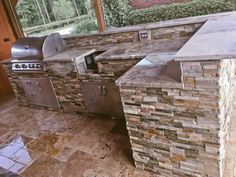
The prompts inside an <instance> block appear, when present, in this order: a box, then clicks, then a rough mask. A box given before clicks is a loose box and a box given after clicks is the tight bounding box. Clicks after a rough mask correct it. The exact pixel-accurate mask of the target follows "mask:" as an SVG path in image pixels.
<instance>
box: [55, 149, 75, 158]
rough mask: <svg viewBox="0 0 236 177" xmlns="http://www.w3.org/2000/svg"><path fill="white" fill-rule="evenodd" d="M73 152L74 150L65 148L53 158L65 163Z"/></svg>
mask: <svg viewBox="0 0 236 177" xmlns="http://www.w3.org/2000/svg"><path fill="white" fill-rule="evenodd" d="M75 152H76V150H75V149H70V148H67V147H65V148H64V149H63V150H62V151H61V152H59V154H57V155H56V156H55V158H56V159H58V160H60V161H62V162H66V161H68V159H69V158H70V157H71V156H72V155H73V154H74V153H75Z"/></svg>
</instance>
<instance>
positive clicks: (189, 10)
mask: <svg viewBox="0 0 236 177" xmlns="http://www.w3.org/2000/svg"><path fill="white" fill-rule="evenodd" d="M233 10H236V0H193V1H191V2H187V3H175V4H170V5H161V6H154V7H151V8H147V9H141V10H134V11H131V12H130V13H129V15H128V16H129V18H128V19H127V20H128V24H129V25H135V24H140V23H149V22H156V21H162V20H170V19H177V18H183V17H189V16H198V15H205V14H213V13H219V12H226V11H233Z"/></svg>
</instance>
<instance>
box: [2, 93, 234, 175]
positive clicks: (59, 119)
mask: <svg viewBox="0 0 236 177" xmlns="http://www.w3.org/2000/svg"><path fill="white" fill-rule="evenodd" d="M229 145H230V146H229V151H228V154H227V160H226V168H225V177H233V176H236V112H235V113H234V116H233V120H232V123H231V134H230V137H229ZM18 175H19V176H22V177H139V176H140V177H155V176H158V175H156V174H154V173H151V172H148V171H144V170H139V169H136V168H135V167H134V164H133V159H132V152H131V148H130V143H129V139H128V135H127V132H126V129H125V123H124V122H122V121H117V120H111V119H108V118H105V117H101V116H95V115H71V114H64V113H59V112H52V111H45V110H40V109H33V108H28V107H20V106H18V105H17V103H16V101H15V99H14V97H12V96H11V97H4V98H1V99H0V177H10V176H11V177H14V176H15V177H17V176H18Z"/></svg>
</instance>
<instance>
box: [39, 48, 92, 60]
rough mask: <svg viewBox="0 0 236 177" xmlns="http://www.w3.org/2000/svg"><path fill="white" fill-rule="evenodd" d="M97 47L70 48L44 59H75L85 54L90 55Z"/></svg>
mask: <svg viewBox="0 0 236 177" xmlns="http://www.w3.org/2000/svg"><path fill="white" fill-rule="evenodd" d="M95 51H96V50H95V49H82V50H81V49H77V48H73V49H68V50H66V51H64V52H61V53H59V54H57V55H54V56H52V57H48V58H45V59H43V61H44V62H55V61H60V62H66V61H73V60H74V59H75V58H78V57H82V56H85V55H88V54H90V53H93V52H95Z"/></svg>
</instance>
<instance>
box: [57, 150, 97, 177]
mask: <svg viewBox="0 0 236 177" xmlns="http://www.w3.org/2000/svg"><path fill="white" fill-rule="evenodd" d="M97 163H98V161H96V160H95V159H94V158H93V156H92V155H89V154H87V153H85V152H80V151H77V152H76V153H75V154H73V155H72V156H71V158H70V159H69V160H68V161H67V163H65V164H64V166H63V168H62V169H61V176H62V177H75V176H81V177H82V176H84V175H83V174H84V173H85V172H86V171H87V170H89V169H94V168H95V167H96V165H97Z"/></svg>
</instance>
